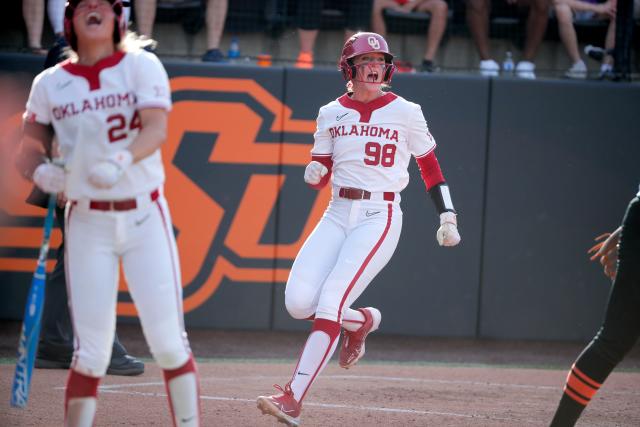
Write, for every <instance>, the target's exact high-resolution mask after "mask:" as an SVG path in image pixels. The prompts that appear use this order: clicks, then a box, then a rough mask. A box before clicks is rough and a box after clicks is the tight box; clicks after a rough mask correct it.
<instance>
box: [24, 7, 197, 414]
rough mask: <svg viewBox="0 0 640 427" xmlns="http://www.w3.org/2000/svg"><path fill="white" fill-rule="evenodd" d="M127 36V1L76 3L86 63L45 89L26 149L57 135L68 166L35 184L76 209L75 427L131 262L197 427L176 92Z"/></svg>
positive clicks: (69, 258)
mask: <svg viewBox="0 0 640 427" xmlns="http://www.w3.org/2000/svg"><path fill="white" fill-rule="evenodd" d="M125 29H126V24H125V21H124V13H123V5H122V2H121V0H71V1H69V2H68V3H67V5H66V9H65V37H66V39H67V41H68V43H69V45H70V46H71V48H72V49H73V50H74V51H75V53H76V54H77V56H76V57H75V59H72V60H69V61H65V62H63V63H61V64H59V65H57V66H55V67H53V68H50V69H47V70H45V71H44V72H42V73H41V74H40V75H38V76H37V77H36V78H35V79H34V81H33V85H32V88H31V94H30V96H29V100H28V101H27V111H26V113H25V139H32V140H36V141H40V142H43V143H45V144H50V143H51V131H52V132H53V133H54V134H55V136H56V138H57V140H58V143H59V155H60V157H61V158H62V160H63V163H64V165H65V166H64V170H63V169H62V168H60V167H58V166H56V165H54V164H53V163H43V164H41V165H40V166H38V167H37V168H36V169H35V172H34V175H33V180H34V182H35V183H36V185H38V186H39V187H40V188H41V189H42V190H44V191H46V192H50V193H60V192H64V195H65V196H66V198H67V200H68V202H67V204H66V212H65V228H66V245H65V250H66V252H65V259H66V270H67V289H68V295H69V307H70V312H71V318H72V322H73V327H74V332H75V342H74V354H73V361H72V363H71V370H70V373H69V378H68V382H67V388H66V392H65V425H68V426H90V425H92V424H93V422H94V416H95V411H96V397H97V389H98V383H99V381H100V378H101V377H102V376H104V375H105V371H106V369H107V365H108V363H109V359H110V352H111V344H112V342H113V336H114V330H115V322H116V310H115V309H116V302H117V293H118V268H119V262H120V261H121V262H122V266H123V269H124V273H125V275H126V277H127V282H128V284H129V290H130V292H131V296H132V298H133V300H134V302H135V304H136V307H137V309H138V312H139V314H140V320H141V323H142V328H143V331H144V334H145V337H146V339H147V341H148V343H149V346H150V349H151V352H152V354H153V356H154V358H155V360H156V362H157V363H158V365H159V366H160V367H161V368H162V369H163V372H164V379H165V383H166V387H167V394H168V395H169V405H170V409H171V413H172V418H173V424H174V425H180V426H197V425H199V424H200V415H199V403H198V377H197V372H196V366H195V362H194V359H193V355H192V353H191V350H190V348H189V343H188V341H187V338H186V333H185V330H184V322H183V312H182V286H181V284H180V267H179V263H178V256H177V251H176V246H175V240H174V236H173V231H172V225H171V217H170V215H169V210H168V207H167V202H166V200H165V198H164V196H163V190H162V186H163V182H164V170H163V167H162V160H161V157H160V146H161V144H162V143H163V142H164V139H165V135H166V126H167V112H168V110H169V109H170V108H171V98H170V91H169V82H168V78H167V74H166V72H165V70H164V68H163V67H162V64H161V63H160V62H159V61H158V59H157V58H156V57H155V56H154V55H152V54H150V53H148V52H145V51H144V50H142V49H140V47H139V46H137V45H136V43H135V40H133V39H131V38H129V39H127V40H124V35H125ZM36 141H32V143H31V144H33V142H36Z"/></svg>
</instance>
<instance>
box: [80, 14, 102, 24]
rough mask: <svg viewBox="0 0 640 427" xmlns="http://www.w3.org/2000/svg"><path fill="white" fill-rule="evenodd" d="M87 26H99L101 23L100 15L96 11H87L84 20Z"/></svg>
mask: <svg viewBox="0 0 640 427" xmlns="http://www.w3.org/2000/svg"><path fill="white" fill-rule="evenodd" d="M84 22H85V24H86V25H87V27H93V26H98V27H99V26H100V25H101V24H102V16H101V15H100V14H99V13H98V12H95V11H93V12H89V13H88V14H87V16H86V17H85V20H84Z"/></svg>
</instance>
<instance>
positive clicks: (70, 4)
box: [64, 0, 129, 50]
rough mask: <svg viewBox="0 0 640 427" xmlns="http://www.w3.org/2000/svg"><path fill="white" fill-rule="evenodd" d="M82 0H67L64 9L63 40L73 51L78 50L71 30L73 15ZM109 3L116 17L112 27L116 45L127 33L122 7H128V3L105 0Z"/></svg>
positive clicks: (75, 38)
mask: <svg viewBox="0 0 640 427" xmlns="http://www.w3.org/2000/svg"><path fill="white" fill-rule="evenodd" d="M81 1H82V0H68V1H67V4H66V5H65V8H64V38H65V39H67V43H69V46H71V48H72V49H73V50H78V38H77V37H76V32H75V30H74V29H73V14H74V13H75V11H76V7H77V6H78V4H79V3H80V2H81ZM107 1H108V2H109V3H111V8H112V9H113V13H114V14H115V15H116V20H115V23H114V26H113V43H114V44H118V43H120V41H121V40H122V39H123V38H124V35H125V33H126V31H127V23H126V22H125V16H124V15H125V14H124V10H123V9H124V7H125V6H128V5H129V2H128V1H125V2H123V1H122V0H107Z"/></svg>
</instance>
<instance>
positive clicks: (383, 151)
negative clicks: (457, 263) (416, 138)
mask: <svg viewBox="0 0 640 427" xmlns="http://www.w3.org/2000/svg"><path fill="white" fill-rule="evenodd" d="M364 153H365V154H366V155H367V157H366V158H365V159H364V164H365V165H369V166H378V165H382V166H384V167H385V168H390V167H391V166H393V163H394V162H395V160H396V146H395V145H394V144H385V145H382V146H381V145H380V144H379V143H377V142H373V141H372V142H367V144H366V145H365V146H364Z"/></svg>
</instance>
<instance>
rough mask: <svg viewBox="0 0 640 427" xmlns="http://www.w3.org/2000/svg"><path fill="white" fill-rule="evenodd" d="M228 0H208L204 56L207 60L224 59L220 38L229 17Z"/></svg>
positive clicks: (219, 60)
mask: <svg viewBox="0 0 640 427" xmlns="http://www.w3.org/2000/svg"><path fill="white" fill-rule="evenodd" d="M227 6H228V1H227V0H207V13H206V21H207V51H206V52H205V53H204V55H203V56H202V60H203V61H205V62H221V61H224V54H223V53H222V51H221V50H220V39H221V38H222V32H223V31H224V22H225V20H226V19H227Z"/></svg>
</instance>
